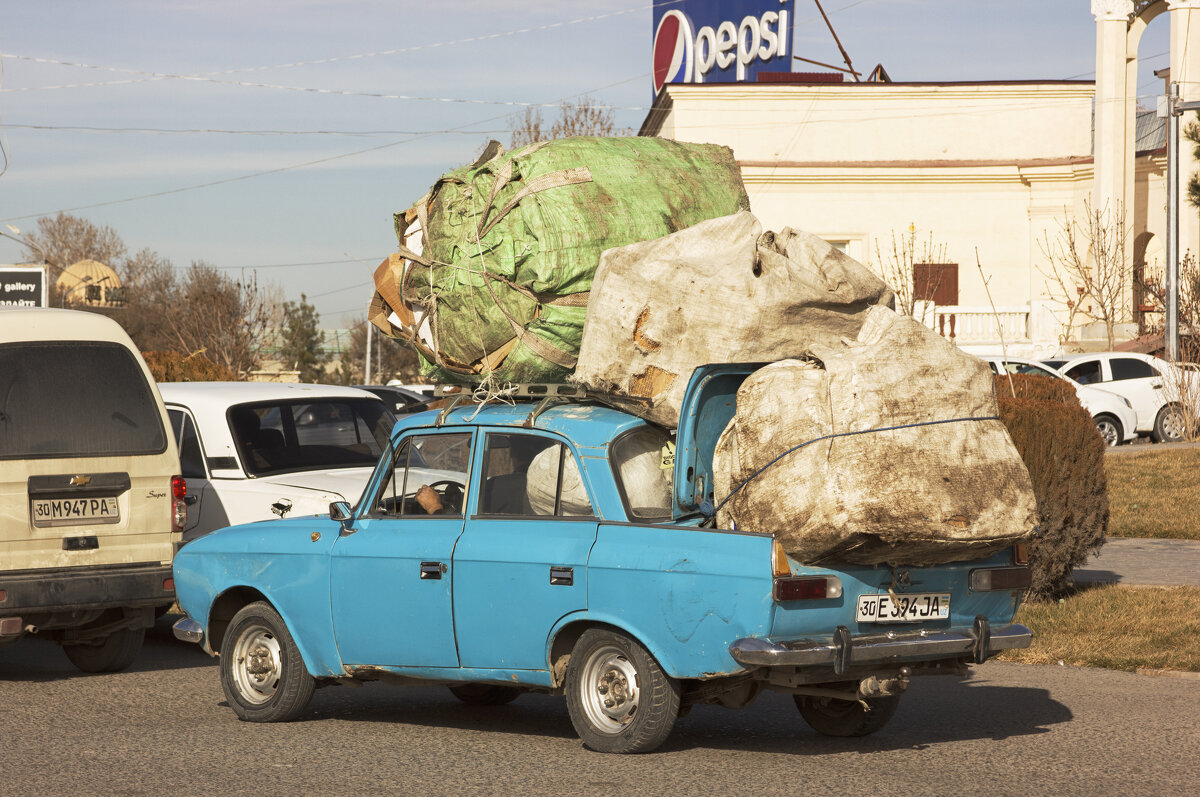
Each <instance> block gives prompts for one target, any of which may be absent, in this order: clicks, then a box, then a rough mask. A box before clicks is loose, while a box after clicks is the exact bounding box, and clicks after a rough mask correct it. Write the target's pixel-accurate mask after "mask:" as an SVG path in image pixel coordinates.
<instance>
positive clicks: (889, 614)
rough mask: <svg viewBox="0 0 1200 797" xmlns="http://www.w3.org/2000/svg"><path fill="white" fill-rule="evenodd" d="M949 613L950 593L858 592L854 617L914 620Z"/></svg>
mask: <svg viewBox="0 0 1200 797" xmlns="http://www.w3.org/2000/svg"><path fill="white" fill-rule="evenodd" d="M949 617H950V593H948V592H942V593H936V592H930V593H918V594H916V595H896V596H895V597H893V596H892V595H859V596H858V611H857V612H855V616H854V619H855V620H857V621H858V622H860V623H917V622H920V621H922V620H946V619H948V618H949Z"/></svg>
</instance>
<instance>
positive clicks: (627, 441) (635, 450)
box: [609, 426, 675, 520]
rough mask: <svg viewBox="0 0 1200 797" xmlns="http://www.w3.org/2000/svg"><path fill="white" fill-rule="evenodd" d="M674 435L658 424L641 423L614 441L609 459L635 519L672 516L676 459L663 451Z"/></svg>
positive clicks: (626, 509)
mask: <svg viewBox="0 0 1200 797" xmlns="http://www.w3.org/2000/svg"><path fill="white" fill-rule="evenodd" d="M670 442H671V436H670V434H668V433H667V432H666V430H664V429H659V428H658V427H656V426H642V427H640V428H638V429H635V430H634V431H632V432H629V433H628V434H625V435H622V436H621V437H620V438H618V439H617V440H615V441H614V442H613V444H612V446H611V447H610V449H609V451H610V454H609V458H610V460H611V462H612V468H613V473H615V474H616V476H617V485H618V487H620V489H621V497H622V498H623V499H624V501H625V512H626V513H627V515H628V517H629V518H630V519H631V520H632V519H635V518H637V519H651V518H653V519H663V518H670V517H671V487H672V484H673V482H674V473H675V469H674V466H673V465H672V464H667V463H672V462H673V461H674V460H673V459H668V458H667V456H666V455H665V453H664V452H666V451H667V444H668V443H670Z"/></svg>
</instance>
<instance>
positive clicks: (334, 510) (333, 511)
mask: <svg viewBox="0 0 1200 797" xmlns="http://www.w3.org/2000/svg"><path fill="white" fill-rule="evenodd" d="M350 518H351V514H350V502H349V501H334V502H333V503H332V504H330V505H329V519H330V520H336V521H337V522H338V523H345V522H346V521H347V520H349V519H350Z"/></svg>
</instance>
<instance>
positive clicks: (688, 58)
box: [651, 10, 694, 94]
mask: <svg viewBox="0 0 1200 797" xmlns="http://www.w3.org/2000/svg"><path fill="white" fill-rule="evenodd" d="M693 41H694V37H693V36H692V23H691V22H690V21H689V20H688V18H687V17H685V16H684V15H683V12H682V11H678V10H671V11H668V12H667V13H665V14H663V17H662V19H661V20H659V22H658V30H656V31H655V32H654V61H653V64H652V68H651V73H652V75H653V78H654V93H655V94H658V92H659V91H661V90H662V87H663V86H664V85H666V84H667V83H691V82H692V49H693V46H694V45H693V44H692V42H693Z"/></svg>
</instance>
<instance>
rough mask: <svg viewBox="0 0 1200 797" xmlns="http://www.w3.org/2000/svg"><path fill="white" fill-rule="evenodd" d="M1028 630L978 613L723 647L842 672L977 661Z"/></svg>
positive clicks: (749, 661)
mask: <svg viewBox="0 0 1200 797" xmlns="http://www.w3.org/2000/svg"><path fill="white" fill-rule="evenodd" d="M1032 641H1033V632H1032V631H1030V630H1029V629H1028V628H1026V627H1025V626H1023V625H1020V624H1018V623H1013V624H1012V625H1009V626H1005V627H1003V628H999V629H995V630H993V629H991V628H990V627H989V624H988V622H987V620H985V619H984V618H979V619H977V620H976V622H975V626H974V627H973V628H952V629H947V630H940V631H929V630H920V631H907V632H906V631H894V632H888V633H883V634H864V635H860V636H851V635H850V633H849V631H847V630H846V628H845V627H844V626H843V627H839V628H838V630H837V631H836V632H834V633H833V634H831V635H830V636H828V637H821V638H817V639H795V640H789V641H785V642H775V641H772V640H769V639H760V638H755V637H748V638H744V639H739V640H737V641H736V642H734V643H733V644H732V645H730V646H729V653H730V655H732V656H733V658H734V661H736V662H738V663H739V664H743V665H746V666H750V667H820V666H825V667H828V666H832V667H833V668H834V670H835V671H837V672H845V671H846V670H848V669H849V668H850V667H852V666H857V665H863V664H887V663H897V664H902V663H904V662H912V661H932V660H936V659H949V658H960V657H964V656H968V657H971V658H973V659H974V660H975V661H976V662H983V661H985V660H986V659H987V658H988V657H989V656H991V655H993V654H995V653H999V652H1000V651H1002V650H1013V649H1016V648H1027V647H1029V645H1030V643H1031V642H1032Z"/></svg>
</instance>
